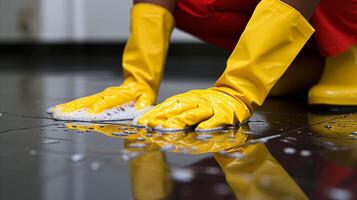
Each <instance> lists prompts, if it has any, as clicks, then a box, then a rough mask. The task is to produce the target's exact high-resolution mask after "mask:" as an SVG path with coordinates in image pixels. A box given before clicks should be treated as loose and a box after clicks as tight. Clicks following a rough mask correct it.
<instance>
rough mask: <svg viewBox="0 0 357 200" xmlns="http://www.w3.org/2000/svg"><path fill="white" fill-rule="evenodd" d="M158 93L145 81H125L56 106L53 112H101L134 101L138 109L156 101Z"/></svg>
mask: <svg viewBox="0 0 357 200" xmlns="http://www.w3.org/2000/svg"><path fill="white" fill-rule="evenodd" d="M155 99H156V94H155V92H154V91H153V90H152V89H151V88H150V87H148V86H146V85H145V84H143V83H135V82H129V81H127V82H124V83H123V84H122V85H120V86H118V87H109V88H107V89H105V90H103V91H102V92H99V93H96V94H93V95H90V96H86V97H82V98H79V99H76V100H73V101H70V102H68V103H64V104H60V105H57V106H56V107H55V109H54V110H53V112H57V111H60V112H74V111H78V110H82V109H85V110H86V111H88V112H89V113H101V112H103V111H104V110H106V109H110V108H113V107H117V106H121V105H124V104H128V103H132V104H134V105H135V109H136V110H141V109H144V108H146V107H148V106H151V105H153V104H154V103H155Z"/></svg>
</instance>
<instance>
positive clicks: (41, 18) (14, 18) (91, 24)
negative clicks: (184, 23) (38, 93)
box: [0, 0, 198, 43]
mask: <svg viewBox="0 0 357 200" xmlns="http://www.w3.org/2000/svg"><path fill="white" fill-rule="evenodd" d="M131 4H132V1H131V0H125V1H123V0H121V1H120V0H101V1H98V0H0V41H1V42H29V41H32V42H40V43H54V42H56V43H61V42H113V41H116V42H118V41H120V42H124V41H126V39H127V38H128V36H129V19H130V15H129V14H130V8H131ZM173 41H175V42H197V41H198V40H196V39H194V38H193V37H190V36H189V35H187V34H185V33H182V32H180V31H178V30H175V32H174V35H173Z"/></svg>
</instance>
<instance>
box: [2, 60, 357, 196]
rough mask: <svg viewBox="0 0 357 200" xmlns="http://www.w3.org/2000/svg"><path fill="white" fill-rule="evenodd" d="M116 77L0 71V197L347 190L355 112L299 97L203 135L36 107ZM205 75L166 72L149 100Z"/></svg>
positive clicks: (355, 181) (356, 147)
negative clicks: (329, 109)
mask: <svg viewBox="0 0 357 200" xmlns="http://www.w3.org/2000/svg"><path fill="white" fill-rule="evenodd" d="M23 64H25V63H23ZM119 77H120V76H119V75H117V74H115V75H113V74H112V73H111V72H110V71H91V72H85V71H78V70H77V71H76V72H71V71H60V72H48V71H47V72H44V71H33V72H30V71H29V70H27V71H21V70H10V71H2V72H1V73H0V112H1V115H0V199H12V200H15V199H59V200H63V199H67V200H69V199H75V200H89V199H105V200H109V199H113V200H114V199H115V200H119V199H120V200H122V199H124V200H126V199H149V200H151V199H185V200H188V199H194V200H197V199H205V200H208V199H215V200H218V199H263V200H265V199H284V200H290V199H307V198H309V199H338V200H348V199H351V200H352V199H356V198H357V192H356V191H357V173H356V167H357V165H356V164H357V114H356V115H355V114H345V115H318V114H312V113H309V111H308V109H307V107H306V105H304V103H299V102H293V101H289V100H279V99H269V100H268V101H267V102H266V103H265V104H264V106H263V107H262V108H259V110H258V111H257V112H256V113H255V115H254V117H253V118H252V119H251V120H250V121H249V122H248V123H247V124H245V125H243V126H241V127H240V128H239V129H237V130H225V131H221V132H218V133H210V134H197V133H193V132H188V133H171V134H163V133H153V132H146V131H145V130H138V129H134V128H131V127H129V126H127V125H125V124H121V125H118V124H85V123H63V122H59V121H54V120H52V119H50V118H49V116H48V115H47V114H46V108H48V107H50V106H52V105H55V104H58V103H61V102H65V101H68V100H70V99H73V98H75V97H79V96H83V95H87V94H90V93H93V92H97V91H99V90H101V89H103V88H105V87H107V86H110V85H117V84H118V83H120V78H119ZM213 80H214V79H212V80H211V79H207V80H199V81H197V80H196V81H194V80H193V79H192V80H187V79H186V80H185V79H179V78H176V79H166V80H164V82H163V84H162V88H161V93H160V98H159V100H160V101H161V100H163V99H164V98H165V97H168V96H170V95H172V94H175V93H178V92H182V91H185V90H188V89H192V88H205V87H208V86H210V85H211V83H213Z"/></svg>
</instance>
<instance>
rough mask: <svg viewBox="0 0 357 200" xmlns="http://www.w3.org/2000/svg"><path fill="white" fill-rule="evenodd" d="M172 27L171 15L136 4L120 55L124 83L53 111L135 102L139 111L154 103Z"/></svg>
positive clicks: (97, 110)
mask: <svg viewBox="0 0 357 200" xmlns="http://www.w3.org/2000/svg"><path fill="white" fill-rule="evenodd" d="M173 27H174V18H173V16H172V14H171V13H170V12H169V11H168V10H166V9H165V8H163V7H160V6H157V5H154V4H147V3H139V4H135V5H134V6H133V8H132V12H131V35H130V38H129V40H128V42H127V44H126V46H125V49H124V54H123V71H124V83H123V84H122V85H120V86H119V87H110V88H107V89H105V90H104V91H102V92H100V93H97V94H94V95H91V96H87V97H83V98H80V99H77V100H74V101H71V102H69V103H65V104H61V105H57V106H56V108H55V110H60V111H62V112H73V111H76V110H80V109H83V108H86V109H88V112H90V113H101V112H102V111H104V110H106V109H109V108H112V107H116V106H120V105H122V104H127V103H129V102H135V108H136V109H137V110H141V109H143V108H146V107H148V106H151V105H153V104H154V103H155V101H156V95H157V92H158V90H159V85H160V81H161V77H162V72H163V68H164V63H165V58H166V54H167V50H168V47H169V42H170V36H171V33H172V30H173Z"/></svg>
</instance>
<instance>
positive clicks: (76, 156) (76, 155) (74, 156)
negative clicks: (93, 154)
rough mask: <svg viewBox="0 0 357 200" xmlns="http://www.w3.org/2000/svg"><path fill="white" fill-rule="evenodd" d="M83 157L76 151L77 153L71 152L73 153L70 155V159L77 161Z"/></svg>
mask: <svg viewBox="0 0 357 200" xmlns="http://www.w3.org/2000/svg"><path fill="white" fill-rule="evenodd" d="M83 159H84V156H83V154H79V153H77V154H73V155H72V156H71V161H72V162H78V161H81V160H83Z"/></svg>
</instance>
